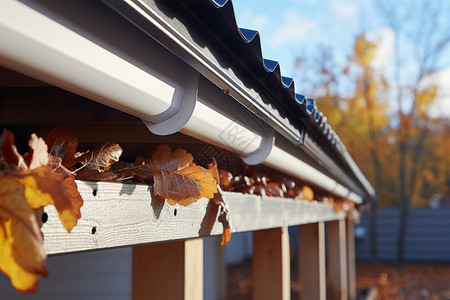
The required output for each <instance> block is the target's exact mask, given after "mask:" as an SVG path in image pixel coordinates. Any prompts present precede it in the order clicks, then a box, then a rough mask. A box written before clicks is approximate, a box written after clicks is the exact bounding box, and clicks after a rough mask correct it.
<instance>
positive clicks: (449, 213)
mask: <svg viewBox="0 0 450 300" xmlns="http://www.w3.org/2000/svg"><path fill="white" fill-rule="evenodd" d="M369 222H370V219H369V217H368V216H363V218H361V225H360V226H359V227H360V228H363V230H361V229H359V231H361V232H362V234H361V235H357V239H356V259H357V260H361V261H364V260H370V258H371V257H370V255H371V254H370V253H371V252H370V244H371V236H370V225H369ZM376 222H377V240H378V241H377V242H378V246H377V256H378V259H379V260H382V261H394V260H395V257H396V251H397V235H398V228H399V222H400V210H399V209H398V208H380V209H379V210H378V213H377V221H376ZM405 259H406V261H410V262H446V263H448V262H450V209H448V208H441V209H431V208H414V209H411V210H410V212H409V217H408V224H407V230H406V238H405Z"/></svg>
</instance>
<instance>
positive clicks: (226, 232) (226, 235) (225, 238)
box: [220, 227, 231, 246]
mask: <svg viewBox="0 0 450 300" xmlns="http://www.w3.org/2000/svg"><path fill="white" fill-rule="evenodd" d="M230 240H231V228H229V227H228V228H224V229H223V233H222V241H221V242H220V245H222V246H225V245H226V244H228V242H229V241H230Z"/></svg>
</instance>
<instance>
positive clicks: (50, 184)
mask: <svg viewBox="0 0 450 300" xmlns="http://www.w3.org/2000/svg"><path fill="white" fill-rule="evenodd" d="M14 180H16V181H17V182H19V183H20V184H22V185H23V187H24V189H25V197H26V199H27V201H28V204H29V205H30V207H31V208H33V209H38V208H40V207H44V206H47V205H49V204H51V205H54V206H55V208H56V210H57V211H58V215H59V217H60V219H61V221H62V223H63V225H64V227H65V228H66V229H67V231H69V232H70V231H71V230H72V228H73V227H74V226H75V225H76V224H77V221H78V219H79V218H80V217H81V213H80V207H81V206H82V205H83V200H82V198H81V196H80V194H79V193H78V190H76V183H75V178H74V177H73V175H70V176H61V175H59V178H58V176H57V175H55V174H54V173H53V172H52V171H51V170H50V169H49V168H48V167H47V166H42V167H39V168H37V169H34V170H29V171H22V172H20V173H15V174H14Z"/></svg>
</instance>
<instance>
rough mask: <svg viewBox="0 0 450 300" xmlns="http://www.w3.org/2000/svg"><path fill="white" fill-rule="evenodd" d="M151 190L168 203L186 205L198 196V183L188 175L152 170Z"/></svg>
mask: <svg viewBox="0 0 450 300" xmlns="http://www.w3.org/2000/svg"><path fill="white" fill-rule="evenodd" d="M153 181H154V184H153V192H154V193H155V195H159V196H161V197H162V198H164V199H166V200H167V202H168V203H169V204H170V205H175V204H176V203H179V204H180V205H188V204H190V203H192V202H195V201H197V200H198V199H199V198H201V197H200V186H199V183H198V182H197V181H196V180H194V179H193V178H191V177H189V176H184V175H181V174H177V173H175V172H170V171H165V170H153Z"/></svg>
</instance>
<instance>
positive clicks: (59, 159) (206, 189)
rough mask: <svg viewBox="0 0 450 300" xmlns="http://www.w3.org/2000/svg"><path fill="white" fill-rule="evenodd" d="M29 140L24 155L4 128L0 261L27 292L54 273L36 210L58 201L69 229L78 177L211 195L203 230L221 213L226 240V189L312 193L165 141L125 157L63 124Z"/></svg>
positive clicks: (183, 200)
mask: <svg viewBox="0 0 450 300" xmlns="http://www.w3.org/2000/svg"><path fill="white" fill-rule="evenodd" d="M28 144H29V148H30V150H29V152H28V153H26V154H25V155H23V156H22V155H21V154H20V153H19V152H18V150H17V148H16V146H15V144H14V136H13V134H12V133H11V132H10V131H8V130H3V133H2V135H1V136H0V269H1V270H2V271H3V272H4V273H5V274H7V275H8V276H9V277H10V278H11V282H12V284H13V286H14V287H15V288H16V289H18V290H20V291H23V292H29V291H34V290H36V288H37V285H38V281H39V275H42V276H46V275H47V273H48V270H47V267H46V265H45V260H46V254H45V250H44V248H43V238H42V233H41V231H40V228H39V224H38V220H37V217H36V213H35V210H37V209H40V208H42V207H45V206H47V205H49V204H51V205H54V206H55V208H56V210H57V211H58V214H59V217H60V219H61V221H62V223H63V225H64V227H65V228H66V229H67V231H68V232H70V231H71V230H72V228H73V227H74V226H75V225H76V224H77V221H78V219H79V218H80V217H81V213H80V208H81V206H82V205H83V200H82V198H81V196H80V194H79V193H78V190H77V185H76V183H75V178H76V179H78V180H90V181H99V180H109V181H134V182H136V181H137V182H142V183H147V184H150V185H152V186H153V199H155V200H156V201H161V202H164V201H167V202H168V204H169V205H175V204H179V205H184V206H186V205H189V204H191V203H193V202H195V201H197V200H198V199H200V198H208V199H210V202H209V204H208V210H207V212H206V215H205V219H204V221H203V222H202V229H201V232H200V234H208V232H209V231H210V230H211V228H212V225H213V224H214V222H215V220H216V217H217V214H219V217H218V220H219V222H221V223H222V225H223V234H222V243H221V244H222V245H225V244H226V243H228V241H229V240H230V238H231V228H230V222H229V210H228V206H227V203H226V202H225V201H224V199H223V197H222V190H225V191H233V192H241V193H248V194H256V195H265V196H274V197H286V198H294V199H301V200H309V201H312V200H314V192H313V190H312V189H311V188H310V187H308V186H306V185H304V186H302V187H298V186H297V185H296V183H295V182H294V181H292V180H289V179H283V180H279V181H273V180H271V179H270V178H269V177H267V176H263V175H259V174H257V173H253V174H247V175H246V174H245V172H242V174H240V175H238V176H233V174H232V173H231V172H229V171H226V170H219V169H218V167H217V163H216V161H215V160H214V159H213V161H212V162H211V163H210V164H209V166H208V169H205V168H203V167H201V166H198V165H196V164H195V163H194V162H193V156H192V155H191V154H190V153H188V152H187V151H186V150H184V149H176V150H175V151H172V149H171V148H170V146H169V145H167V144H162V145H159V146H158V147H157V148H156V150H155V151H154V152H153V153H152V155H151V156H150V157H149V158H145V157H137V158H136V159H135V161H134V162H133V163H130V162H124V161H120V160H119V159H120V156H121V155H122V151H123V149H122V148H121V147H120V146H119V145H118V144H116V143H105V144H103V145H100V146H99V147H97V148H95V149H93V150H91V151H87V152H77V148H78V139H77V136H76V135H75V134H74V133H72V132H71V131H69V130H67V129H65V128H62V127H59V126H58V127H55V128H54V129H53V130H52V131H51V132H50V134H49V136H48V137H47V139H46V140H45V141H44V140H43V139H42V138H39V137H37V136H36V135H35V134H33V135H32V136H31V138H30V140H29V143H28ZM329 203H331V204H332V205H334V207H335V211H336V212H337V211H340V210H345V211H347V212H349V211H350V212H351V210H352V209H353V208H354V206H352V205H353V202H349V201H334V200H330V202H329ZM219 208H220V211H219Z"/></svg>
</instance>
